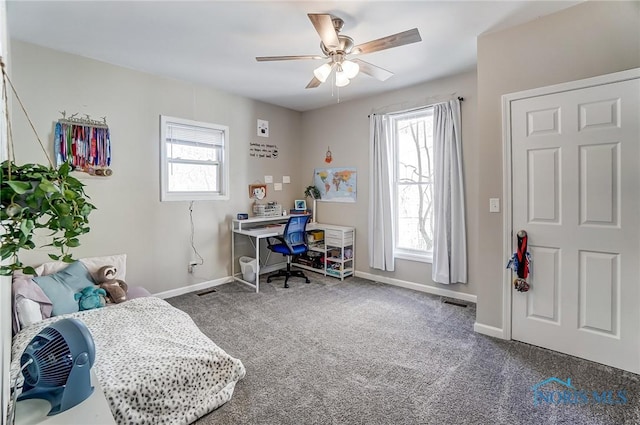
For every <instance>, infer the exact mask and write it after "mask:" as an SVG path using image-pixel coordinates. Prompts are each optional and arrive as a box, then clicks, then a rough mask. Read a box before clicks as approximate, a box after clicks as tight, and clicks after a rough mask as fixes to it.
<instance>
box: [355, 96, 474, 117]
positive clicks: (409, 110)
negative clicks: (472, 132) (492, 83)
mask: <svg viewBox="0 0 640 425" xmlns="http://www.w3.org/2000/svg"><path fill="white" fill-rule="evenodd" d="M458 100H459V101H460V102H463V101H464V97H462V96H458ZM438 103H443V102H435V103H430V104H428V105H424V106H418V107H417V108H411V109H405V110H402V111H395V112H387V114H388V115H393V114H400V113H406V112H411V111H417V110H419V109H423V108H427V107H429V106H433V105H437V104H438ZM371 115H377V114H376V113H373V114H369V115H367V118H371Z"/></svg>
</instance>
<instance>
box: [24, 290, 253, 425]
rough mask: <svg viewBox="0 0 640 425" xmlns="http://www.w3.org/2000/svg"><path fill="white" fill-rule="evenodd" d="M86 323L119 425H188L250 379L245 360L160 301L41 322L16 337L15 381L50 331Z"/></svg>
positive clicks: (97, 368)
mask: <svg viewBox="0 0 640 425" xmlns="http://www.w3.org/2000/svg"><path fill="white" fill-rule="evenodd" d="M64 317H75V318H78V319H80V320H82V321H83V322H84V323H85V324H86V325H87V328H89V330H90V331H91V334H92V335H93V339H94V342H95V346H96V359H95V363H94V365H93V369H94V371H95V374H96V377H97V378H98V380H99V382H100V385H101V386H102V389H103V391H104V393H105V396H106V398H107V401H108V403H109V405H110V406H111V412H112V414H113V417H114V418H115V420H116V422H117V423H119V424H188V423H191V422H193V421H195V420H196V419H198V418H199V417H201V416H203V415H205V414H207V413H209V412H211V411H212V410H214V409H217V408H218V407H220V406H221V405H223V404H224V403H226V402H227V401H229V399H231V396H232V395H233V390H234V388H235V385H236V382H238V380H240V379H242V378H243V377H244V375H245V368H244V366H243V364H242V362H241V361H240V360H238V359H235V358H233V357H231V356H229V355H228V354H227V353H226V352H225V351H224V350H222V349H221V348H220V347H218V346H217V345H216V344H215V343H213V341H211V340H210V339H209V338H208V337H207V336H206V335H204V334H203V333H202V332H201V331H200V330H199V329H198V327H197V326H196V324H195V323H194V322H193V320H191V317H189V316H188V315H187V314H186V313H184V312H183V311H181V310H178V309H176V308H174V307H173V306H171V305H170V304H169V303H167V302H166V301H164V300H161V299H159V298H155V297H146V298H137V299H133V300H130V301H127V302H125V303H122V304H118V305H115V306H111V307H108V308H101V309H97V310H89V311H82V312H78V313H72V314H67V315H63V316H57V317H53V318H50V319H46V320H43V321H42V322H38V323H35V324H33V325H31V326H29V327H27V328H25V329H23V330H22V331H21V332H20V333H19V334H17V335H16V336H15V337H14V340H13V347H12V362H11V372H12V378H11V379H12V382H13V378H14V377H15V374H16V373H17V371H18V369H19V361H20V355H21V354H22V352H23V351H24V349H25V348H26V346H27V344H28V343H29V342H30V341H31V339H32V338H33V337H34V336H35V335H37V333H38V332H40V331H41V330H42V329H43V328H44V327H46V326H47V325H49V324H51V323H53V322H54V321H56V320H60V319H61V318H64Z"/></svg>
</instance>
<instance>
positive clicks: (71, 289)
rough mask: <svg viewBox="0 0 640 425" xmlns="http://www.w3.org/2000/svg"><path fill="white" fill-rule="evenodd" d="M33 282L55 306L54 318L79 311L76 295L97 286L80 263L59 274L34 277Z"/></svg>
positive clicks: (71, 265)
mask: <svg viewBox="0 0 640 425" xmlns="http://www.w3.org/2000/svg"><path fill="white" fill-rule="evenodd" d="M33 281H34V282H35V283H36V284H37V285H38V286H39V287H40V288H41V289H42V291H43V292H44V293H45V295H46V296H47V297H49V299H50V300H51V303H52V304H53V311H52V312H51V315H52V316H59V315H61V314H67V313H75V312H76V311H78V310H79V307H78V301H76V299H75V298H74V295H75V293H76V292H80V291H82V290H83V289H84V288H86V287H87V286H93V285H95V283H94V282H93V280H91V275H90V274H89V271H88V270H87V268H86V267H85V266H84V264H82V263H81V262H80V261H76V262H74V263H71V264H70V265H69V266H68V267H67V268H65V269H62V270H60V271H59V272H58V273H54V274H50V275H47V276H38V277H34V278H33Z"/></svg>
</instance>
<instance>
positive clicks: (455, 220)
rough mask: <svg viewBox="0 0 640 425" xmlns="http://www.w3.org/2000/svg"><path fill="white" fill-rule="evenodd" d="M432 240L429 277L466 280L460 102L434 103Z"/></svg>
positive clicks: (455, 100) (435, 280)
mask: <svg viewBox="0 0 640 425" xmlns="http://www.w3.org/2000/svg"><path fill="white" fill-rule="evenodd" d="M433 108H434V110H433V154H434V172H435V175H434V188H433V191H434V221H435V223H434V241H433V267H432V279H433V281H434V282H439V283H444V284H451V283H457V282H460V283H466V282H467V236H466V226H465V219H464V217H465V207H464V181H463V174H462V149H461V139H460V101H459V100H458V99H453V100H450V101H448V102H445V103H439V104H436V105H434V107H433Z"/></svg>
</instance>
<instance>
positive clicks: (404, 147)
mask: <svg viewBox="0 0 640 425" xmlns="http://www.w3.org/2000/svg"><path fill="white" fill-rule="evenodd" d="M391 126H392V130H391V137H392V138H393V141H394V150H395V155H394V158H395V164H394V168H395V182H394V183H395V184H394V189H395V199H394V204H395V216H394V217H395V220H394V225H395V235H396V239H395V241H394V256H395V257H397V258H404V259H408V260H415V261H426V262H431V260H432V255H433V108H426V109H422V110H418V111H414V112H410V113H403V114H398V115H395V116H393V117H392V118H391Z"/></svg>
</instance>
